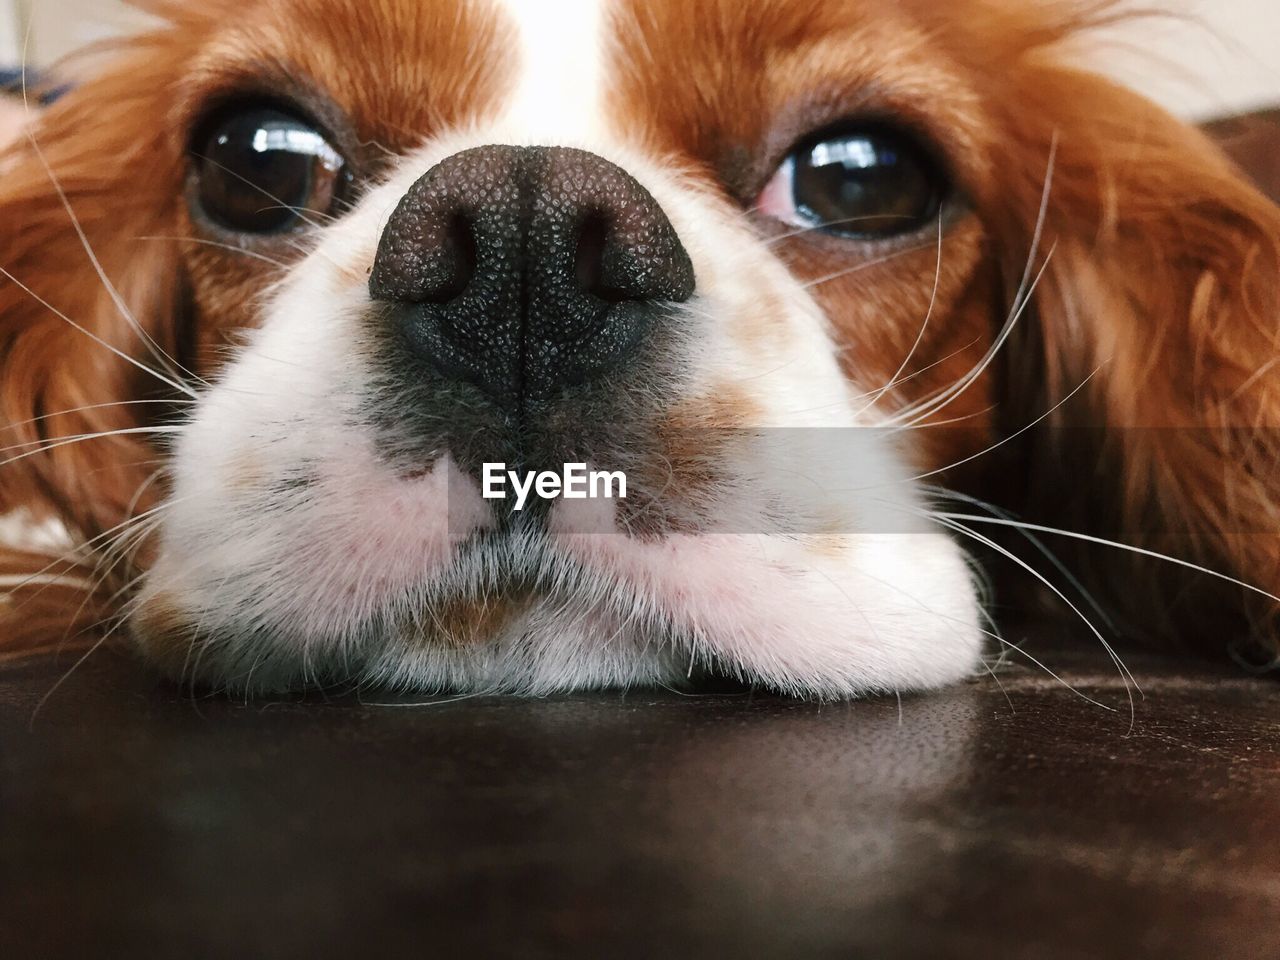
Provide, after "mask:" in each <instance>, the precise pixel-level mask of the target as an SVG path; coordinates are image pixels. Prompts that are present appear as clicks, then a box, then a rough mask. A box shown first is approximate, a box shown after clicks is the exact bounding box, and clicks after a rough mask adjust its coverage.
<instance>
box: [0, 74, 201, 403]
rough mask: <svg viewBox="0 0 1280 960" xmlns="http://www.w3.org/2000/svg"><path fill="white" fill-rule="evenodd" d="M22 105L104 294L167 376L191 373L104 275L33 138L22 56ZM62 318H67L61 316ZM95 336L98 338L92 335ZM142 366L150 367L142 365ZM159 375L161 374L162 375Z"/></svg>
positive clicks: (29, 129)
mask: <svg viewBox="0 0 1280 960" xmlns="http://www.w3.org/2000/svg"><path fill="white" fill-rule="evenodd" d="M23 56H24V58H25V56H26V52H25V49H24V52H23ZM22 105H23V108H24V110H25V111H26V114H27V123H26V124H25V125H24V131H25V133H26V135H27V141H28V142H29V143H30V144H31V149H32V150H33V151H34V152H35V155H36V158H37V159H38V160H39V161H40V166H41V167H43V168H44V172H45V175H46V176H47V177H48V178H49V183H50V184H51V185H52V186H53V189H54V192H55V193H56V194H57V195H58V200H59V202H60V203H61V204H62V209H63V210H64V211H66V214H67V219H68V220H70V222H71V226H72V229H74V230H75V232H76V237H77V238H78V239H79V241H80V245H81V247H83V248H84V252H85V256H86V257H88V258H89V263H90V264H91V265H92V267H93V271H94V273H96V274H97V275H98V280H99V281H101V283H102V286H103V289H105V290H106V291H107V295H108V296H109V297H110V298H111V302H112V303H113V304H114V305H115V308H116V310H117V311H118V312H119V314H120V316H121V317H123V318H124V319H125V320H126V321H127V322H128V323H129V325H130V327H132V328H133V330H134V332H135V333H136V334H137V335H138V337H139V339H140V340H142V343H143V345H144V346H145V347H146V348H147V352H148V353H150V354H151V356H152V358H153V359H154V360H155V361H156V362H157V363H159V364H160V366H161V368H162V369H163V370H164V372H165V373H166V374H167V375H168V377H169V378H171V379H172V380H174V381H181V380H182V376H183V375H184V374H185V375H187V376H194V374H192V373H191V371H189V370H187V369H186V368H184V367H183V366H182V364H180V363H178V362H177V361H176V360H174V359H173V357H171V356H169V354H168V353H166V352H165V350H164V349H163V348H162V347H161V346H160V344H158V343H157V342H156V341H155V339H154V338H153V337H152V336H151V334H150V333H148V332H147V330H146V328H144V327H143V326H142V324H141V323H139V322H138V320H137V318H136V317H134V315H133V313H132V312H131V311H130V310H129V307H128V304H126V303H125V302H124V297H122V296H121V295H120V291H118V290H117V289H116V287H115V285H114V284H113V283H112V282H111V280H110V278H109V277H108V276H107V272H106V270H105V269H103V266H102V263H101V261H100V260H99V259H98V255H97V254H96V253H94V252H93V245H92V244H90V243H89V238H88V236H87V235H86V234H85V232H84V227H83V226H81V224H80V218H79V217H77V216H76V212H75V209H74V208H73V207H72V206H71V200H70V199H69V198H68V197H67V192H66V191H65V190H64V189H63V187H62V183H61V181H59V180H58V177H57V175H56V174H55V173H54V172H53V167H52V166H50V164H49V160H48V158H47V157H46V156H45V153H44V148H43V147H41V146H40V141H39V140H37V139H36V135H35V125H34V124H33V123H31V122H30V121H31V104H30V101H29V99H28V96H27V65H26V62H25V59H24V62H23V64H22ZM6 275H8V276H9V278H10V279H11V280H13V281H14V282H15V283H18V281H17V280H16V279H14V278H13V276H12V275H11V274H7V273H6ZM18 286H20V287H22V288H23V289H24V290H26V291H27V293H29V294H31V295H32V296H33V297H35V299H36V300H38V301H39V302H41V303H44V301H43V300H41V299H40V298H39V297H36V296H35V294H34V293H32V291H31V290H30V289H29V288H27V287H26V286H24V285H23V284H21V283H18ZM45 306H46V307H47V306H48V304H45ZM49 309H51V310H52V309H53V308H52V307H49ZM54 313H57V314H58V315H59V316H62V314H61V313H60V312H59V311H57V310H54ZM64 319H66V318H65V317H64ZM67 322H68V323H70V322H71V321H69V320H68V321H67ZM72 326H76V327H77V329H83V328H81V327H79V326H78V325H77V324H72ZM94 339H97V338H96V337H95V338H94ZM99 342H102V341H99ZM144 369H149V368H146V367H144ZM150 372H151V373H153V374H155V375H156V376H160V374H159V373H158V372H156V371H150ZM161 379H164V378H163V377H161ZM197 379H198V378H197ZM166 382H168V381H166ZM170 385H171V386H173V385H174V384H173V383H170ZM179 389H181V388H179Z"/></svg>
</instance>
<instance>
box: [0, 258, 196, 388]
mask: <svg viewBox="0 0 1280 960" xmlns="http://www.w3.org/2000/svg"><path fill="white" fill-rule="evenodd" d="M0 276H4V277H6V278H8V279H9V281H10V282H12V283H14V284H16V285H17V286H18V287H19V288H20V289H21V290H23V291H24V292H25V293H26V294H27V295H28V296H29V297H31V298H32V299H33V300H35V301H36V303H38V304H40V305H41V306H42V307H44V308H45V309H46V310H48V311H50V312H51V313H52V314H53V315H54V316H56V317H58V318H59V319H61V320H64V321H66V322H67V323H69V324H70V325H71V326H72V327H74V328H75V329H76V330H79V331H80V332H81V333H83V334H84V335H85V336H86V337H88V338H89V339H90V340H92V341H93V342H94V343H96V344H98V345H99V346H101V347H105V348H106V349H107V350H110V351H111V352H112V353H114V354H115V355H116V356H117V357H119V358H120V359H121V360H123V361H125V362H126V363H128V364H131V365H132V366H134V367H136V368H137V369H139V370H141V371H142V372H143V373H146V374H149V375H150V376H153V377H155V378H156V379H157V380H159V381H160V382H161V383H163V384H165V385H166V386H169V387H172V388H173V389H174V390H177V391H178V392H179V393H184V394H186V395H187V396H188V397H190V398H191V399H193V400H195V399H198V396H197V394H196V392H195V391H194V390H192V389H191V388H190V387H189V386H187V385H186V384H185V383H182V382H181V381H180V380H176V379H171V378H170V377H167V376H165V375H164V374H163V373H161V372H160V371H159V370H154V369H152V368H151V367H149V366H147V365H146V364H145V363H143V362H142V361H140V360H137V359H135V358H134V357H131V356H129V355H128V354H127V353H125V352H124V351H123V350H120V349H118V348H117V347H113V346H112V345H111V344H109V343H107V341H105V340H103V339H102V338H101V337H99V336H98V335H97V334H96V333H93V332H92V331H91V330H89V329H87V328H85V327H82V326H81V325H80V324H78V323H76V322H75V321H74V320H72V319H71V318H70V317H68V316H67V315H66V314H65V313H63V312H62V311H61V310H59V309H58V308H57V307H55V306H53V304H51V303H49V301H48V300H45V299H44V298H43V297H42V296H40V295H39V294H38V293H36V292H35V291H34V290H32V289H31V288H30V287H28V286H27V285H26V284H25V283H23V282H22V281H21V280H19V279H18V278H17V277H15V276H14V275H13V274H12V273H10V272H9V271H8V270H6V269H5V268H4V267H0Z"/></svg>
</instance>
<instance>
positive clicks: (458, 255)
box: [424, 213, 479, 303]
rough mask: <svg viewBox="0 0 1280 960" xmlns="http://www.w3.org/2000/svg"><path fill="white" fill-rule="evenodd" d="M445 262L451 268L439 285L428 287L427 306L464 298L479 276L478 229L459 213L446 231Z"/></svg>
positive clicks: (452, 219)
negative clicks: (477, 272)
mask: <svg viewBox="0 0 1280 960" xmlns="http://www.w3.org/2000/svg"><path fill="white" fill-rule="evenodd" d="M443 247H444V249H443V250H442V259H443V260H444V261H445V262H446V264H447V267H446V269H445V270H443V271H442V272H441V274H440V279H439V281H438V282H437V283H436V284H433V285H432V286H431V287H429V288H427V289H426V290H425V291H424V292H425V294H426V298H425V299H426V302H427V303H448V302H449V301H450V300H455V299H457V298H458V297H460V296H462V293H463V291H464V290H466V289H467V287H468V286H469V285H470V284H471V280H472V278H473V277H474V276H475V275H476V266H477V263H478V260H479V255H478V254H477V252H476V235H475V228H474V227H473V226H472V224H471V221H470V219H468V217H467V216H466V215H465V214H463V213H455V214H454V215H453V216H452V217H451V218H450V219H449V223H448V225H447V226H446V227H445V231H444V242H443Z"/></svg>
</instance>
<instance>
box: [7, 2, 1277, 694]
mask: <svg viewBox="0 0 1280 960" xmlns="http://www.w3.org/2000/svg"><path fill="white" fill-rule="evenodd" d="M142 6H144V8H145V9H147V10H148V11H149V12H151V13H152V14H154V15H155V16H156V17H157V18H159V23H158V24H157V25H156V26H155V27H154V28H153V29H151V30H149V31H147V32H145V33H143V34H141V35H139V36H137V37H135V38H131V39H129V40H127V41H125V42H122V43H121V44H119V45H117V46H115V47H113V48H111V49H109V50H107V51H98V53H97V55H96V56H97V57H98V58H99V59H95V60H94V61H93V70H92V71H91V76H90V78H89V79H87V80H82V81H81V82H79V83H78V84H77V85H76V86H75V88H74V89H72V90H71V91H70V92H68V93H66V94H65V95H64V96H62V97H61V98H60V99H59V100H58V101H57V102H56V103H54V104H52V105H51V106H50V107H48V109H47V110H45V111H44V112H42V113H41V114H40V115H39V116H38V117H33V118H32V120H31V122H30V123H29V124H28V125H27V126H26V127H25V135H24V136H22V137H19V138H18V139H17V140H16V141H15V142H14V143H13V144H12V145H11V146H10V147H9V149H8V150H7V152H6V153H5V154H4V156H3V159H2V160H0V224H3V225H4V226H3V227H2V228H0V270H2V273H0V364H2V372H0V425H2V426H3V429H4V436H5V437H6V443H5V444H4V446H5V459H6V462H5V464H4V467H3V472H2V473H0V513H3V514H4V515H5V516H6V517H7V518H8V519H7V522H8V524H9V526H10V528H11V531H10V537H9V541H10V545H11V546H10V548H9V549H7V551H6V552H5V553H4V555H3V556H4V571H3V572H4V576H5V579H4V580H3V581H2V582H3V583H4V584H5V586H6V587H7V588H8V595H7V604H6V606H5V610H4V613H5V618H4V621H3V623H2V624H0V638H2V639H0V642H3V643H4V644H6V645H7V646H8V647H9V648H10V649H32V648H35V647H38V646H40V645H42V644H44V645H47V644H53V643H57V642H59V641H60V640H63V639H65V638H68V637H78V636H82V635H83V636H89V637H91V638H94V642H95V643H100V642H102V641H103V640H105V639H107V638H109V637H110V638H114V637H124V638H127V640H128V642H129V644H130V645H131V646H132V647H133V648H134V649H136V650H137V651H138V652H139V653H140V655H141V656H142V657H143V658H144V659H145V660H146V661H148V662H149V663H151V664H154V665H155V666H156V667H157V668H158V669H159V670H161V671H163V672H164V673H166V674H168V675H170V676H172V677H174V678H180V679H182V680H184V681H189V682H191V683H193V684H199V685H201V686H202V687H212V688H218V689H225V690H229V691H235V692H237V693H242V694H245V695H260V694H264V693H269V692H273V691H281V690H291V689H296V688H305V687H311V686H316V685H322V686H323V685H330V684H343V683H346V684H356V685H365V684H376V685H380V686H386V687H392V688H401V689H406V690H413V691H445V690H447V691H457V692H462V693H485V694H488V693H495V694H496V693H507V694H522V695H544V694H551V693H556V692H563V691H570V690H578V689H584V688H600V687H620V686H632V685H658V684H668V685H670V684H684V683H687V682H688V681H689V679H690V678H692V677H697V676H703V675H706V674H717V675H723V676H727V677H732V678H736V679H738V680H741V681H744V682H746V683H749V684H753V685H758V686H761V687H764V688H768V689H771V690H775V691H778V692H781V693H784V694H789V695H794V696H799V697H805V698H813V699H841V698H849V697H855V696H860V695H864V694H871V693H878V692H902V691H916V690H928V689H933V688H937V687H941V686H944V685H947V684H950V683H954V682H956V681H958V680H961V679H963V678H966V677H968V676H971V675H974V674H975V672H977V671H980V670H981V669H982V665H983V663H984V662H985V661H984V657H988V656H990V655H991V654H992V653H993V651H998V650H999V649H1000V644H1001V643H1002V641H1001V639H1000V638H999V631H998V630H997V629H996V627H995V626H994V622H993V620H992V619H991V610H992V604H993V602H994V601H993V598H992V596H991V595H990V586H989V584H988V579H989V578H988V577H987V576H986V575H985V574H984V573H983V569H984V568H983V567H982V566H979V565H978V563H977V562H976V560H975V557H976V556H977V554H979V553H981V554H983V555H984V556H988V562H1000V563H1007V564H1011V565H1012V568H1013V569H1014V570H1015V571H1017V572H1019V573H1020V574H1024V575H1025V576H1026V581H1027V584H1030V585H1034V587H1035V592H1036V593H1038V594H1045V595H1048V596H1051V597H1053V598H1057V600H1058V601H1060V602H1061V603H1065V604H1067V605H1068V606H1069V607H1070V609H1071V610H1074V611H1075V612H1076V613H1078V614H1079V615H1080V616H1082V617H1084V618H1085V619H1086V620H1088V621H1089V622H1090V624H1091V625H1096V623H1097V621H1098V620H1099V615H1097V614H1092V613H1090V610H1091V609H1096V610H1099V611H1101V616H1102V617H1104V618H1105V623H1104V625H1103V626H1102V627H1099V628H1098V636H1099V639H1103V630H1105V629H1108V627H1107V626H1106V624H1110V625H1111V628H1113V629H1114V630H1116V631H1117V632H1126V631H1127V632H1136V633H1140V634H1142V635H1143V636H1147V637H1150V638H1152V639H1154V640H1157V641H1159V642H1162V643H1166V644H1169V645H1176V644H1189V643H1190V644H1194V643H1201V644H1206V645H1208V646H1209V647H1211V648H1213V649H1215V650H1217V651H1219V652H1221V651H1225V650H1227V649H1228V648H1229V646H1231V644H1232V641H1233V640H1238V639H1241V638H1246V639H1248V641H1249V642H1250V643H1251V644H1252V647H1251V649H1253V650H1254V651H1255V654H1256V656H1258V657H1260V658H1261V659H1260V660H1258V663H1260V664H1265V663H1267V662H1268V658H1270V657H1271V656H1273V655H1274V654H1275V652H1276V651H1277V649H1280V644H1277V639H1276V637H1277V632H1276V625H1275V612H1276V610H1277V603H1278V602H1280V601H1277V599H1276V597H1275V596H1274V593H1275V592H1276V591H1277V588H1278V587H1280V537H1277V532H1280V527H1277V526H1276V525H1275V521H1276V519H1277V517H1276V513H1277V502H1276V492H1277V457H1278V456H1280V444H1278V443H1277V441H1276V437H1275V434H1274V427H1275V426H1276V425H1277V420H1280V371H1278V370H1277V364H1276V357H1277V346H1278V338H1280V210H1278V209H1277V207H1276V206H1275V205H1274V204H1272V203H1271V202H1270V201H1268V200H1267V199H1266V198H1265V197H1264V196H1263V195H1262V194H1261V193H1260V192H1258V190H1257V189H1255V187H1253V186H1251V185H1250V184H1249V182H1248V181H1247V179H1246V178H1245V177H1244V175H1243V174H1241V173H1240V171H1238V170H1237V169H1236V168H1235V167H1234V166H1233V165H1232V164H1231V163H1230V162H1229V161H1228V160H1227V159H1226V158H1225V157H1224V156H1223V155H1222V154H1221V153H1220V152H1219V150H1218V149H1217V148H1216V147H1215V146H1214V145H1213V144H1212V143H1211V142H1210V141H1209V140H1208V139H1207V138H1206V137H1204V136H1203V135H1202V134H1200V133H1198V132H1197V131H1196V130H1194V129H1192V128H1190V127H1189V126H1187V125H1185V124H1184V123H1182V122H1181V121H1179V120H1176V119H1174V118H1173V117H1171V116H1169V115H1168V114H1166V113H1164V112H1163V111H1161V110H1160V109H1159V108H1158V107H1156V106H1155V105H1153V104H1152V103H1150V102H1149V101H1147V100H1146V99H1144V98H1142V97H1140V96H1138V95H1137V94H1134V93H1132V92H1129V91H1127V90H1125V89H1123V88H1122V87H1120V86H1117V85H1116V84H1115V83H1113V82H1111V81H1109V80H1107V79H1104V78H1102V77H1101V76H1098V75H1096V74H1094V73H1092V72H1090V71H1088V70H1087V69H1085V68H1082V67H1080V66H1078V64H1079V63H1080V62H1081V60H1082V58H1081V55H1080V53H1079V50H1080V47H1081V44H1082V43H1083V41H1084V40H1085V39H1087V37H1088V36H1089V35H1090V32H1091V31H1092V30H1094V29H1095V28H1099V27H1105V26H1107V25H1109V24H1111V23H1113V22H1114V21H1115V20H1116V19H1117V18H1118V17H1120V16H1121V15H1122V11H1120V10H1119V9H1118V8H1117V7H1116V6H1115V5H1114V4H1099V3H1073V2H1068V0H1043V2H1035V3H1025V2H1021V0H957V2H954V3H947V4H938V3H935V2H933V0H902V2H896V3H888V2H885V0H847V2H841V3H831V2H819V0H749V2H745V3H744V2H742V0H560V2H557V3H555V4H547V3H540V2H535V0H381V2H378V3H367V2H362V0H306V2H303V0H264V2H261V3H256V4H243V3H236V2H231V0H201V2H198V3H197V2H194V0H190V2H181V0H176V2H175V0H146V2H145V3H143V4H142ZM570 467H574V468H576V469H587V470H590V471H598V472H599V474H600V475H607V476H609V477H615V478H619V477H620V478H621V479H622V480H623V482H624V484H625V486H626V495H625V497H620V496H617V495H616V493H617V492H618V491H614V493H615V495H613V496H591V495H586V494H583V495H581V496H578V495H575V494H574V492H573V490H572V486H573V484H572V483H571V482H570V481H571V479H572V478H571V476H570V473H571V471H570V470H569V468H570ZM562 469H563V476H562V477H560V478H558V479H557V478H556V477H555V476H552V477H551V482H550V483H548V484H543V480H544V479H546V478H547V476H548V475H549V474H554V473H556V472H557V471H561V470H562ZM508 476H510V478H511V480H512V481H513V482H514V483H515V484H517V485H523V487H522V489H523V490H524V491H525V492H526V494H528V492H529V491H530V490H533V491H534V492H533V493H532V494H529V495H527V496H526V497H525V498H524V499H522V500H521V501H520V504H519V509H517V505H516V503H515V502H514V501H513V499H512V498H510V497H508V498H505V499H504V498H503V497H502V491H503V489H505V487H504V484H505V483H506V478H507V477H508ZM579 476H580V475H579ZM535 479H537V484H538V485H537V486H536V487H534V486H533V484H534V481H535ZM490 481H492V483H490ZM557 493H559V494H560V495H557ZM579 493H582V491H579ZM1002 534H1008V535H1009V537H1013V538H1016V539H1015V540H1011V539H1009V538H1008V537H1005V536H1002ZM1023 538H1025V539H1023ZM64 540H65V541H66V542H63V541H64ZM1049 541H1053V542H1052V543H1050V542H1049ZM1015 542H1016V543H1017V544H1019V545H1020V546H1017V547H1015V546H1014V545H1013V544H1014V543H1015ZM1028 550H1029V551H1030V555H1031V556H1032V557H1033V558H1034V559H1028ZM1044 556H1048V557H1050V558H1051V561H1052V562H1051V565H1050V566H1048V567H1046V562H1048V561H1045V560H1044ZM1028 592H1030V591H1029V588H1028V587H1024V588H1022V590H1021V591H1020V592H1017V593H1015V596H1021V595H1022V594H1023V593H1028ZM1104 642H1105V641H1104Z"/></svg>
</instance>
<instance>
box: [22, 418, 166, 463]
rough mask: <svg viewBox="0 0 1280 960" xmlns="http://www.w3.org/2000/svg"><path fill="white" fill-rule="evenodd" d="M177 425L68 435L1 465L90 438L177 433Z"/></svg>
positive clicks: (83, 441)
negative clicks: (76, 435)
mask: <svg viewBox="0 0 1280 960" xmlns="http://www.w3.org/2000/svg"><path fill="white" fill-rule="evenodd" d="M177 432H178V430H177V428H176V427H129V428H127V429H124V430H105V431H103V432H102V433H89V434H85V435H83V436H79V437H68V438H66V439H62V440H56V441H54V442H53V443H46V444H44V445H43V446H41V447H40V448H39V449H37V450H28V451H27V452H26V453H20V454H18V455H17V456H16V457H10V458H9V459H8V460H0V467H7V466H9V464H11V463H17V462H18V461H19V460H26V459H27V458H28V457H34V456H38V455H39V454H42V453H47V452H48V451H50V450H56V449H58V448H59V447H66V446H70V445H71V444H73V443H85V442H86V441H89V440H101V439H103V438H105V437H123V436H132V435H137V434H151V435H155V434H169V433H177ZM24 446H29V444H18V445H17V446H16V447H8V448H6V449H10V450H13V449H18V448H20V447H24Z"/></svg>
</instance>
